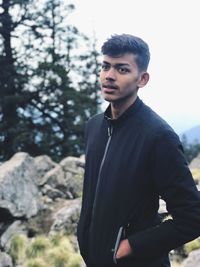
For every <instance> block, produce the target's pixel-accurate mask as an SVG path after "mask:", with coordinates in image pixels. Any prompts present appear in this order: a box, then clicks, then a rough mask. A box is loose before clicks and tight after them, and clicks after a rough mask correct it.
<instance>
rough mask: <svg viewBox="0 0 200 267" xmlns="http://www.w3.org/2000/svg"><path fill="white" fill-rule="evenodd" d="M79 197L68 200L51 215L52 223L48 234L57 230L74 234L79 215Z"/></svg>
mask: <svg viewBox="0 0 200 267" xmlns="http://www.w3.org/2000/svg"><path fill="white" fill-rule="evenodd" d="M80 208H81V199H75V200H68V201H66V202H65V205H63V206H62V208H60V209H59V210H58V211H56V212H55V213H54V215H53V217H54V223H53V224H52V227H51V230H50V235H53V234H55V233H57V232H59V231H61V232H63V233H66V234H74V235H76V228H77V222H78V218H79V215H80Z"/></svg>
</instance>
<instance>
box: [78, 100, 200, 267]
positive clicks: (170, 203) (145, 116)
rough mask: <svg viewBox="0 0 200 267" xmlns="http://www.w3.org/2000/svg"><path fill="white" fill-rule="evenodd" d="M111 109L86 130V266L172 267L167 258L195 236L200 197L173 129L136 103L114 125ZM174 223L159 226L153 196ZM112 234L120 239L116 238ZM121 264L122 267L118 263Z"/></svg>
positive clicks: (82, 226) (81, 237)
mask: <svg viewBox="0 0 200 267" xmlns="http://www.w3.org/2000/svg"><path fill="white" fill-rule="evenodd" d="M109 117H110V107H108V109H107V110H106V112H105V114H99V115H96V116H94V117H93V118H92V119H91V120H90V121H89V122H88V124H87V128H86V166H85V178H84V190H83V198H82V210H81V215H80V220H79V224H78V231H77V234H78V242H79V247H80V251H81V254H82V256H83V258H84V260H85V262H86V264H87V266H89V267H90V266H109V267H111V266H116V260H115V253H116V250H117V248H118V246H117V244H116V242H117V241H120V239H122V238H128V240H129V242H130V244H131V246H132V251H133V253H132V255H131V256H130V257H129V258H124V259H121V260H120V261H119V262H118V263H117V264H121V265H122V266H123V267H124V266H133V267H166V266H170V264H169V261H168V252H169V251H170V250H172V249H174V248H176V247H179V246H181V245H182V244H184V243H186V242H188V241H190V240H192V239H195V238H196V237H198V236H199V235H200V197H199V194H198V190H197V188H196V185H195V183H194V180H193V178H192V175H191V173H190V170H189V168H188V165H187V162H186V159H185V157H184V154H183V150H182V146H181V143H180V140H179V138H178V136H177V135H176V133H175V132H174V131H173V129H172V128H171V127H170V126H169V125H168V124H167V123H166V122H165V121H164V120H163V119H161V118H160V117H159V116H158V115H157V114H156V113H155V112H154V111H152V110H151V109H150V108H149V107H148V106H146V105H145V104H144V103H143V102H142V101H141V100H140V99H139V98H137V100H136V101H135V103H134V104H133V105H132V106H131V107H130V108H129V109H128V110H126V111H125V112H124V113H123V114H122V116H120V117H119V119H117V120H111V119H109ZM160 197H161V198H162V199H164V200H165V202H166V205H167V210H168V212H169V213H170V214H171V216H172V219H169V220H166V221H164V222H161V219H160V216H159V214H158V208H159V198H160ZM117 236H118V240H117ZM119 266H120V265H119Z"/></svg>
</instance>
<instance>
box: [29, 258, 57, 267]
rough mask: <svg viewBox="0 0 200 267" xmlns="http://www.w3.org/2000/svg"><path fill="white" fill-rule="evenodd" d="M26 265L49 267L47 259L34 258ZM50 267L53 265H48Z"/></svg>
mask: <svg viewBox="0 0 200 267" xmlns="http://www.w3.org/2000/svg"><path fill="white" fill-rule="evenodd" d="M26 267H47V263H46V261H45V259H42V258H34V259H30V260H28V261H27V262H26ZM48 267H51V266H50V265H48ZM52 267H53V266H52Z"/></svg>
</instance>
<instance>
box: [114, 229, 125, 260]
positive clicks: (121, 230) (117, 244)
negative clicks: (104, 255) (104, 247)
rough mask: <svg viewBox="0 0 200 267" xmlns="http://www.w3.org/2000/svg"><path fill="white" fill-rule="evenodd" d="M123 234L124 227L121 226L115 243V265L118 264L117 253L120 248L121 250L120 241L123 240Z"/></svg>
mask: <svg viewBox="0 0 200 267" xmlns="http://www.w3.org/2000/svg"><path fill="white" fill-rule="evenodd" d="M123 232H124V227H123V226H121V227H120V228H119V231H118V234H117V238H116V241H115V246H114V249H113V262H114V263H115V264H117V259H116V255H117V251H118V248H119V245H120V241H121V240H122V237H123Z"/></svg>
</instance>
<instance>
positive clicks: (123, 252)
mask: <svg viewBox="0 0 200 267" xmlns="http://www.w3.org/2000/svg"><path fill="white" fill-rule="evenodd" d="M131 253H132V248H131V246H130V244H129V242H128V239H124V240H122V241H121V243H120V245H119V248H118V251H117V254H116V259H120V258H123V257H127V256H129V255H130V254H131Z"/></svg>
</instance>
